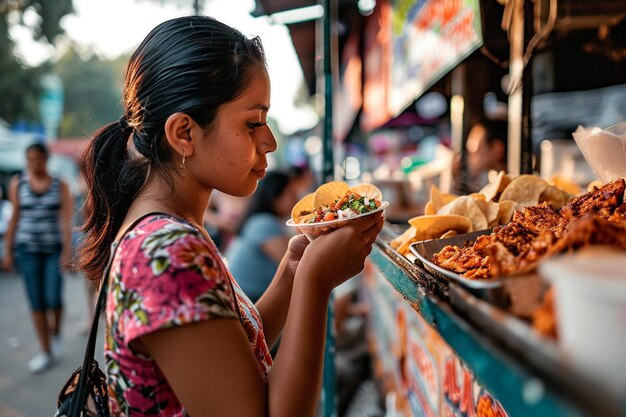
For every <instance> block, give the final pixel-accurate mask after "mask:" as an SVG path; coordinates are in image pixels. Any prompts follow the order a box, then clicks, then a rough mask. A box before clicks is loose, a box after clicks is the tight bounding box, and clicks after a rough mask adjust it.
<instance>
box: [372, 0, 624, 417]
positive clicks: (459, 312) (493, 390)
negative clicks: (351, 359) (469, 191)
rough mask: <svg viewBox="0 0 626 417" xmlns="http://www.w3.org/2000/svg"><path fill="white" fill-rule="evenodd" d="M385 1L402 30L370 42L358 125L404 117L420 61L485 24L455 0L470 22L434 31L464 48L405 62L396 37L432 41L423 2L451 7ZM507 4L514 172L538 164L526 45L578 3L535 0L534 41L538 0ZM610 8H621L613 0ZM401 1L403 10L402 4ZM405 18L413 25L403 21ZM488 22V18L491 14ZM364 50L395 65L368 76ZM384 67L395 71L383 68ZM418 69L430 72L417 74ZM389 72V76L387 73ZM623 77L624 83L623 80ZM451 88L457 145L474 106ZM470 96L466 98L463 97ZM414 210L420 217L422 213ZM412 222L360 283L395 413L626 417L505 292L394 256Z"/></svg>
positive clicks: (377, 252) (391, 232) (390, 231)
mask: <svg viewBox="0 0 626 417" xmlns="http://www.w3.org/2000/svg"><path fill="white" fill-rule="evenodd" d="M382 3H383V5H389V4H390V8H391V9H394V8H395V9H394V10H393V11H394V12H395V13H392V15H393V17H389V19H390V20H391V21H392V22H393V23H392V24H393V25H394V26H393V28H394V30H396V29H397V34H398V36H397V39H393V36H392V38H391V39H384V40H383V42H381V43H379V44H378V45H366V50H365V52H364V54H365V55H366V56H365V65H364V71H365V74H364V76H365V81H364V82H365V89H364V103H363V116H364V117H362V119H361V122H362V123H364V124H366V125H367V124H371V125H373V126H375V125H376V123H377V121H376V118H377V117H379V118H381V119H385V118H386V117H388V116H389V115H393V114H397V111H398V109H400V108H402V107H404V106H406V104H407V102H410V100H411V99H414V98H415V97H416V96H417V95H419V94H421V93H422V92H423V91H426V89H427V87H428V86H429V85H430V84H429V83H431V82H432V78H431V77H430V76H429V75H428V74H425V73H424V69H425V68H426V69H429V70H432V69H433V68H435V69H436V70H439V71H443V72H446V71H447V70H449V68H450V67H451V66H454V64H455V63H458V62H459V60H462V59H464V58H465V57H466V56H467V55H468V54H469V53H470V52H471V51H472V50H474V48H475V47H476V45H477V44H476V42H478V41H479V39H477V37H479V35H480V32H481V29H480V26H477V25H479V23H476V22H474V24H472V19H471V18H470V16H471V15H472V13H474V12H478V10H479V9H476V8H473V6H476V5H477V4H478V3H477V2H471V1H468V2H450V3H454V6H455V7H457V8H458V10H456V15H457V17H458V16H461V17H463V16H465V20H462V19H458V20H454V19H451V20H450V22H457V23H458V22H461V21H462V22H464V26H463V27H464V30H463V31H461V32H459V31H451V32H446V31H445V29H446V28H445V24H442V25H440V26H437V28H436V30H437V33H438V35H441V37H445V35H446V33H453V34H455V35H456V34H462V35H463V36H462V37H461V36H459V37H458V38H454V39H453V40H454V41H455V42H456V44H455V45H457V46H460V47H461V49H459V50H458V51H456V54H454V55H453V56H454V58H453V59H451V60H450V61H441V60H439V61H436V63H437V64H440V66H439V67H437V66H436V65H435V64H433V65H431V66H430V67H427V66H420V65H421V64H422V63H423V62H424V55H422V56H421V58H415V57H413V58H412V57H411V56H410V55H404V56H402V59H401V60H400V61H398V60H397V58H398V57H397V55H396V56H395V57H394V56H393V54H394V53H396V54H397V51H398V45H396V44H394V42H395V41H397V42H399V43H400V46H402V45H405V46H406V45H415V43H411V39H408V40H407V39H406V38H411V37H413V38H414V39H417V38H419V39H420V40H421V41H422V44H421V45H422V46H423V43H424V42H426V41H430V42H432V41H433V40H432V39H430V38H428V39H427V38H426V36H427V35H425V34H424V33H423V32H421V31H420V30H421V29H425V26H424V25H425V24H427V23H428V22H421V23H422V24H420V21H419V20H420V16H422V17H423V16H424V15H425V14H426V13H425V12H424V10H426V9H427V7H426V6H424V4H426V5H428V4H431V5H433V8H436V7H439V6H441V7H443V8H444V11H443V14H444V15H446V12H445V7H446V6H445V5H446V4H448V2H442V3H439V2H393V1H392V2H390V3H388V2H382ZM500 3H506V4H507V6H506V10H505V15H506V14H507V13H510V15H509V20H507V24H508V25H509V27H510V58H511V66H510V79H511V80H513V81H512V82H511V83H510V85H513V87H514V88H513V89H512V91H511V94H510V96H509V102H508V105H509V117H508V120H509V132H510V135H509V154H508V157H509V158H508V159H509V166H510V167H511V171H512V172H514V173H515V174H516V175H518V174H520V173H530V172H531V170H532V167H531V154H532V152H533V149H532V148H533V144H532V142H531V129H530V127H531V120H530V114H531V109H530V103H531V96H532V95H533V85H532V77H531V76H530V74H531V72H532V65H531V60H530V59H529V57H530V55H531V54H529V53H528V51H531V50H532V48H534V47H536V43H537V42H539V41H540V40H545V38H546V37H547V36H548V34H549V33H548V32H549V31H545V30H544V29H546V25H548V26H549V25H552V28H550V29H553V28H554V27H558V26H559V24H562V23H563V22H562V21H560V20H558V19H557V15H558V16H560V15H561V14H562V13H566V12H567V10H569V11H570V12H571V11H572V9H571V8H570V9H568V7H567V6H568V5H569V6H571V3H572V2H565V1H563V2H558V1H553V2H535V7H536V8H539V10H535V14H536V16H535V18H536V19H538V20H539V23H537V22H535V25H536V26H535V29H537V30H539V32H540V33H539V35H540V36H539V35H538V36H537V37H535V38H531V35H532V30H530V29H529V28H532V17H531V16H532V15H533V10H532V4H531V3H530V2H525V3H524V2H522V1H517V0H515V1H508V2H500ZM557 3H560V5H561V6H565V7H560V8H558V10H557V9H555V10H552V9H550V10H549V11H548V10H547V8H548V6H550V7H554V5H555V4H557ZM566 3H567V4H566ZM596 6H598V7H597V9H596V11H597V10H599V9H602V7H601V5H600V3H597V4H596ZM608 6H610V7H616V6H617V5H616V4H614V3H613V4H610V5H608ZM608 6H607V7H608ZM420 7H422V8H420ZM541 7H545V9H541ZM622 7H623V6H622ZM398 8H399V9H400V13H397V11H398V10H397V9H398ZM381 10H382V11H381ZM564 10H565V11H566V12H564ZM589 10H591V9H589ZM377 11H378V12H379V13H380V15H379V16H378V21H377V24H378V25H380V24H381V23H380V22H381V21H384V20H385V13H386V12H385V9H384V7H383V8H382V9H378V10H375V13H376V12H377ZM416 11H417V13H416ZM439 12H441V9H440V10H439V11H438V12H437V13H439ZM389 13H391V12H389ZM572 14H576V16H569V18H570V21H571V22H573V21H576V19H578V22H579V23H580V24H585V23H581V21H583V20H585V12H584V8H582V9H581V8H578V9H575V10H574V11H573V12H572ZM599 14H601V13H599ZM613 15H614V14H612V16H613ZM398 16H399V17H398ZM448 16H449V15H448ZM537 16H539V17H537ZM587 17H589V16H587ZM525 18H526V20H524V19H525ZM403 19H404V23H406V24H405V26H406V27H405V28H404V29H403V28H402V24H403ZM607 19H608V17H607ZM611 19H613V18H611ZM563 20H566V19H563ZM608 20H610V19H608ZM555 21H556V22H557V23H555ZM585 22H588V20H586V21H585ZM440 23H441V22H440ZM482 23H485V22H484V20H483V21H482ZM493 23H494V22H491V24H493ZM596 23H597V21H596ZM607 24H608V23H607ZM503 25H504V19H503ZM407 28H408V29H407ZM379 29H380V28H379ZM366 30H367V29H366ZM542 30H544V31H543V32H542ZM540 38H542V39H540ZM379 39H380V37H379ZM438 40H439V41H442V42H443V41H446V40H445V39H438ZM533 42H534V43H535V45H533ZM529 44H530V46H529ZM367 54H371V55H373V56H377V57H378V56H385V54H387V56H390V58H388V59H390V60H391V62H392V64H389V65H383V66H382V70H383V71H381V68H380V67H379V68H378V69H372V73H371V74H370V76H369V77H368V61H367ZM394 59H395V61H394ZM396 61H398V62H396ZM442 62H443V63H442ZM403 69H404V71H403ZM385 70H387V71H388V72H389V74H384V71H385ZM407 74H410V75H407ZM403 75H404V76H405V77H408V78H406V79H403V80H401V81H402V82H399V83H394V82H393V78H394V76H395V77H401V76H403ZM421 75H424V77H425V79H421V78H420V76H421ZM460 77H461V78H462V79H464V82H462V83H461V84H463V83H465V84H467V82H468V80H467V77H466V76H465V75H463V74H461V76H460ZM435 78H436V77H435ZM389 79H391V80H392V81H391V82H389ZM425 80H426V81H425ZM618 81H619V80H618ZM619 82H623V79H622V80H621V81H619ZM368 83H369V84H370V88H368ZM453 84H454V81H453ZM381 86H382V87H381ZM385 86H386V87H385ZM453 89H454V86H453ZM456 90H457V91H454V92H453V94H457V95H458V97H459V100H457V102H456V104H457V106H458V105H459V103H461V105H460V108H457V109H455V108H454V106H455V100H451V106H452V107H453V108H451V111H450V117H451V130H452V140H453V146H456V150H457V151H461V150H462V149H463V141H462V137H463V136H465V132H466V131H467V120H468V117H467V110H468V109H467V108H466V109H465V111H464V110H463V105H462V104H463V93H464V91H466V90H467V85H465V86H463V85H461V87H458V86H457V88H456ZM411 94H413V95H411ZM381 101H383V102H388V103H391V104H390V106H388V107H387V108H386V109H384V110H383V111H380V110H377V109H376V108H375V107H374V106H372V103H380V102H381ZM465 102H466V103H468V101H467V100H466V101H465ZM368 106H372V107H371V108H370V107H368ZM414 214H415V215H419V214H423V211H416V212H415V213H414ZM407 226H408V225H406V224H404V226H402V225H400V226H399V225H397V224H391V223H388V224H386V226H385V228H384V230H383V232H382V233H381V235H380V236H379V238H378V241H377V244H376V246H375V248H374V250H373V251H372V254H371V255H370V257H369V260H368V264H367V267H366V270H365V273H364V280H363V285H362V296H363V298H364V299H366V300H367V301H368V303H369V306H370V313H371V314H370V315H369V322H368V329H369V338H368V343H369V347H370V351H371V353H372V356H373V358H374V371H375V375H376V379H377V381H378V382H379V385H380V387H381V389H382V391H383V392H384V393H385V394H386V396H387V397H388V398H391V399H392V401H387V403H388V404H393V405H395V411H396V413H397V414H396V415H399V416H403V417H413V416H445V417H447V416H463V417H469V416H480V417H483V416H499V417H500V416H502V417H503V416H550V417H553V416H602V417H604V416H624V415H626V404H625V403H624V399H623V398H621V399H618V398H616V397H615V395H613V393H611V392H609V390H607V389H606V387H604V386H602V385H601V384H600V385H598V384H597V383H596V382H597V381H594V380H592V379H591V378H590V377H589V375H588V374H587V373H585V372H582V371H580V370H579V369H578V368H576V367H574V366H572V364H571V361H570V359H569V358H568V357H567V355H566V353H565V352H564V350H563V349H561V347H560V346H559V344H558V343H557V341H555V340H554V339H550V338H547V337H544V336H541V335H539V334H538V333H537V332H536V331H535V330H533V328H532V327H531V325H530V324H529V322H528V321H527V320H524V319H520V318H519V317H518V316H517V315H515V314H513V313H512V312H511V310H510V308H507V307H506V306H505V304H506V303H499V302H498V300H497V297H498V296H503V294H501V293H500V294H496V295H494V294H488V293H489V291H488V290H482V289H480V290H477V289H476V288H472V287H471V286H470V287H468V286H464V285H462V284H460V283H459V282H455V281H454V280H449V279H445V277H441V276H437V274H433V273H432V271H430V270H428V269H426V268H425V267H424V266H423V265H422V264H421V263H420V262H415V261H413V260H412V259H407V258H406V257H404V256H402V255H399V254H398V253H397V252H396V251H395V250H394V249H393V248H392V247H391V246H390V245H389V243H390V242H391V241H392V240H393V239H394V238H396V237H398V236H399V235H401V233H402V232H403V231H404V230H405V229H406V227H407ZM460 245H461V246H462V245H463V243H462V242H461V243H460ZM511 291H515V290H514V289H511ZM517 291H518V293H520V294H522V295H523V294H524V293H525V291H530V290H529V289H528V288H525V289H524V290H519V289H518V290H517ZM494 297H495V298H494ZM625 357H626V355H625ZM616 366H617V364H616ZM619 366H623V364H622V363H620V364H619ZM388 413H391V414H392V415H393V410H391V411H390V410H388Z"/></svg>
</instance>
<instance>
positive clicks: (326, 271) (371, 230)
mask: <svg viewBox="0 0 626 417" xmlns="http://www.w3.org/2000/svg"><path fill="white" fill-rule="evenodd" d="M383 223H384V219H383V217H382V212H379V213H374V214H372V215H369V216H365V217H362V218H360V219H355V220H353V221H351V222H349V223H348V224H347V225H346V226H343V227H341V228H339V229H336V230H333V231H331V232H329V233H325V234H323V235H321V236H319V237H318V238H317V239H315V240H314V241H313V242H311V243H310V244H309V245H308V246H307V247H306V249H305V251H304V254H303V256H302V260H301V261H300V265H301V266H300V267H299V268H307V269H310V270H311V271H312V272H313V276H315V280H316V282H317V283H318V284H319V285H322V286H323V289H324V290H325V291H328V293H330V291H332V289H333V288H335V287H336V286H337V285H339V284H341V283H342V282H344V281H346V280H347V279H349V278H352V277H353V276H355V275H356V274H358V273H359V272H361V271H362V270H363V267H364V265H365V258H366V257H367V255H369V253H370V252H371V250H372V244H373V243H374V241H375V240H376V236H378V233H379V232H380V231H381V229H382V227H383Z"/></svg>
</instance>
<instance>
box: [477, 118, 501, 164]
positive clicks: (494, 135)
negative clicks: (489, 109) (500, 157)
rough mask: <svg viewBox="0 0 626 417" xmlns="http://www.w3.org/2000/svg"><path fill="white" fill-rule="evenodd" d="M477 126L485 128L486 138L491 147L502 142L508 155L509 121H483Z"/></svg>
mask: <svg viewBox="0 0 626 417" xmlns="http://www.w3.org/2000/svg"><path fill="white" fill-rule="evenodd" d="M476 124H477V125H480V126H482V127H484V128H485V137H486V139H487V142H488V143H489V145H493V144H494V143H495V142H502V144H503V145H504V150H505V155H506V145H507V142H508V127H509V126H508V123H507V121H506V120H491V119H481V120H479V121H478V122H477V123H476Z"/></svg>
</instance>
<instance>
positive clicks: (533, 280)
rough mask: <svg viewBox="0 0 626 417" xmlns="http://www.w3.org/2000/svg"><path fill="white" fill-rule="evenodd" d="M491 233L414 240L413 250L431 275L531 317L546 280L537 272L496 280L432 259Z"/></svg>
mask: <svg viewBox="0 0 626 417" xmlns="http://www.w3.org/2000/svg"><path fill="white" fill-rule="evenodd" d="M489 233H491V230H490V229H487V230H480V231H477V232H472V233H467V234H463V235H458V236H454V237H449V238H445V239H432V240H424V241H421V242H415V243H412V244H411V245H410V246H409V249H410V250H411V252H412V253H413V254H414V255H415V256H416V257H417V259H419V261H420V262H421V263H422V265H423V266H424V268H425V269H426V270H427V271H428V272H430V273H431V274H433V275H435V276H437V277H439V278H441V279H445V280H447V281H448V282H450V281H454V282H456V283H458V284H459V285H461V286H463V287H464V288H466V289H467V291H468V292H470V293H471V294H472V295H474V296H476V297H478V298H480V299H482V300H485V301H488V302H489V303H491V304H493V305H495V306H497V307H499V308H502V309H505V310H507V311H508V312H510V313H512V314H514V315H516V316H520V317H529V316H530V315H531V314H532V311H533V310H534V309H535V308H536V307H537V306H538V305H539V303H540V302H541V297H542V294H543V292H544V291H545V289H546V287H547V283H546V282H545V281H544V280H543V279H542V278H541V277H539V275H537V274H529V275H519V276H513V277H504V278H493V279H470V278H466V277H463V276H461V275H459V274H456V273H454V272H452V271H449V270H447V269H444V268H442V267H440V266H439V265H435V264H434V263H433V262H431V259H432V257H433V255H434V254H435V253H437V252H439V251H440V250H441V249H443V248H444V247H446V246H448V245H456V246H460V247H461V246H464V245H465V244H466V242H473V241H474V240H476V239H477V238H478V237H479V236H482V235H486V234H489Z"/></svg>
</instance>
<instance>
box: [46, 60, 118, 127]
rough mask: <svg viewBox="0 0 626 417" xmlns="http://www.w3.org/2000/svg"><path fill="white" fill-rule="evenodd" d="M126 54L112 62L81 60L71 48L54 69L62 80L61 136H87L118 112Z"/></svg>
mask: <svg viewBox="0 0 626 417" xmlns="http://www.w3.org/2000/svg"><path fill="white" fill-rule="evenodd" d="M126 60H127V57H120V58H118V59H117V60H114V61H107V60H101V59H100V58H98V57H97V56H95V55H92V56H91V57H89V58H86V59H83V58H81V57H80V55H79V54H78V53H77V51H76V50H75V49H74V48H70V49H69V50H68V51H67V52H66V53H65V55H64V56H63V57H62V58H61V60H60V61H59V62H57V63H56V64H55V65H54V67H53V71H54V72H55V73H57V74H58V75H59V76H60V77H61V80H62V81H63V86H64V87H63V88H64V94H65V105H64V114H63V120H62V121H61V126H60V129H59V136H61V137H78V136H89V135H91V134H92V133H93V132H94V131H95V130H96V129H98V128H100V127H101V126H103V125H105V124H107V123H110V122H111V121H113V120H117V119H118V118H119V117H120V114H121V111H122V110H121V105H120V101H121V87H122V86H121V83H122V76H123V73H122V72H123V65H124V62H126Z"/></svg>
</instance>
